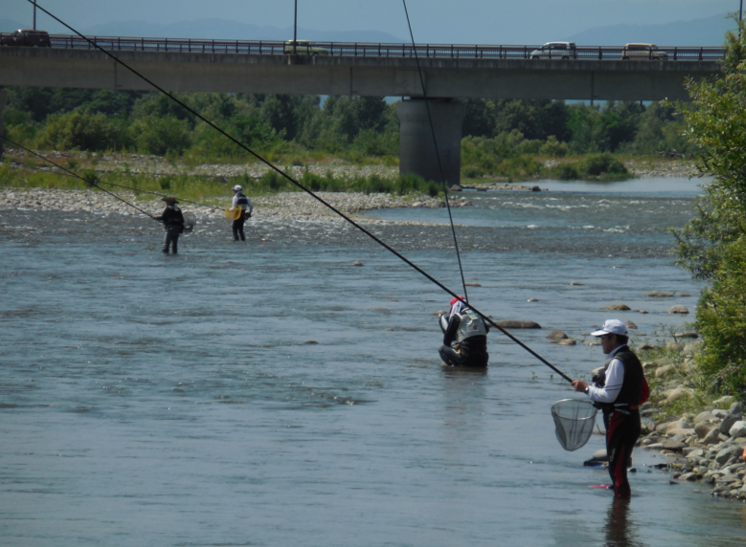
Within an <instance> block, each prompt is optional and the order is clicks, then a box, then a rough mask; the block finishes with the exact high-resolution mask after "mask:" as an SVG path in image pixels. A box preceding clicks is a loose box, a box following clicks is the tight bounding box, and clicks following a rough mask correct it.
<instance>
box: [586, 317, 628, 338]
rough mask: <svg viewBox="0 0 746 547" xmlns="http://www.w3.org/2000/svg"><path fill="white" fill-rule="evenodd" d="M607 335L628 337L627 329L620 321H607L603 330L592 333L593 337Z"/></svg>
mask: <svg viewBox="0 0 746 547" xmlns="http://www.w3.org/2000/svg"><path fill="white" fill-rule="evenodd" d="M607 334H619V335H621V336H627V327H626V326H625V325H624V323H622V322H621V321H619V319H607V320H606V323H604V326H603V327H601V330H597V331H595V332H592V333H591V336H606V335H607Z"/></svg>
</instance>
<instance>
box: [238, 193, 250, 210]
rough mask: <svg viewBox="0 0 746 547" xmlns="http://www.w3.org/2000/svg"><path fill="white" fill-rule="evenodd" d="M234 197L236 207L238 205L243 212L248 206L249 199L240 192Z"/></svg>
mask: <svg viewBox="0 0 746 547" xmlns="http://www.w3.org/2000/svg"><path fill="white" fill-rule="evenodd" d="M236 197H237V198H238V199H237V200H236V205H238V206H239V207H241V209H243V210H244V211H245V210H246V208H247V207H248V206H249V198H247V197H246V196H244V195H243V194H242V193H241V192H239V193H238V194H236Z"/></svg>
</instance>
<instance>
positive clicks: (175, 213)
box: [153, 196, 184, 254]
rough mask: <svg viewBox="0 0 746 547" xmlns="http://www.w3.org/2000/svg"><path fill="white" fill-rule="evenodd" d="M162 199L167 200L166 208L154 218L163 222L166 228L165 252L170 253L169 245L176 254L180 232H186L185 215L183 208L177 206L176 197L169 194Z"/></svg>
mask: <svg viewBox="0 0 746 547" xmlns="http://www.w3.org/2000/svg"><path fill="white" fill-rule="evenodd" d="M161 201H165V202H166V208H165V209H164V210H163V213H162V214H161V216H156V217H153V220H160V221H161V222H163V227H164V228H165V229H166V239H165V240H164V241H163V254H168V250H169V247H170V248H171V249H172V251H171V252H173V254H176V253H177V252H178V244H179V234H181V233H183V232H184V215H183V214H182V213H181V209H179V208H178V207H177V206H176V204H177V203H179V202H178V201H176V198H174V197H171V196H167V197H165V198H163V199H162V200H161Z"/></svg>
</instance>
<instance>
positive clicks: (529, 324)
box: [495, 319, 541, 329]
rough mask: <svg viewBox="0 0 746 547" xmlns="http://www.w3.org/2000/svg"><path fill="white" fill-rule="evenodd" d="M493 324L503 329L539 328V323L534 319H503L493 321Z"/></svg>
mask: <svg viewBox="0 0 746 547" xmlns="http://www.w3.org/2000/svg"><path fill="white" fill-rule="evenodd" d="M495 324H496V325H498V326H500V327H502V328H504V329H540V328H541V325H539V323H537V322H536V321H518V320H513V319H503V320H501V321H495Z"/></svg>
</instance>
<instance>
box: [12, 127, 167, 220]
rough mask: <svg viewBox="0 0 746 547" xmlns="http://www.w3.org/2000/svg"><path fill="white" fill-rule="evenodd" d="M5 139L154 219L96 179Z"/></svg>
mask: <svg viewBox="0 0 746 547" xmlns="http://www.w3.org/2000/svg"><path fill="white" fill-rule="evenodd" d="M3 140H5V141H7V142H9V143H10V144H12V145H13V146H17V147H18V148H21V149H23V150H25V151H26V152H28V153H30V154H33V155H34V156H36V157H38V158H41V159H43V160H44V161H46V162H47V163H50V164H52V165H54V166H55V167H57V168H58V169H62V170H63V171H65V173H66V174H67V176H70V177H75V178H76V179H80V180H82V181H83V182H84V183H85V184H86V186H92V187H95V188H98V189H99V190H101V191H102V192H106V193H107V194H109V195H110V196H112V197H113V198H116V199H118V200H119V201H121V202H123V203H126V204H127V205H129V206H130V207H132V208H133V209H137V210H138V211H140V212H141V213H142V214H144V215H147V216H148V218H150V219H151V220H153V215H151V214H150V213H148V212H147V211H144V210H143V209H140V208H139V207H138V206H137V205H134V204H132V203H130V202H129V201H127V200H125V199H123V198H120V197H119V196H118V195H116V194H114V193H112V192H109V191H108V190H107V189H106V188H101V186H99V185H98V184H96V181H95V180H93V179H92V178H85V177H81V176H80V175H78V174H77V173H75V172H73V171H70V169H68V168H67V167H64V166H62V165H60V164H58V163H55V162H53V161H52V160H50V159H48V158H45V157H44V156H42V155H41V154H39V153H37V152H34V151H33V150H31V149H30V148H26V147H25V146H23V145H22V144H19V143H17V142H14V141H12V140H10V139H9V138H8V137H6V136H5V135H3Z"/></svg>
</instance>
